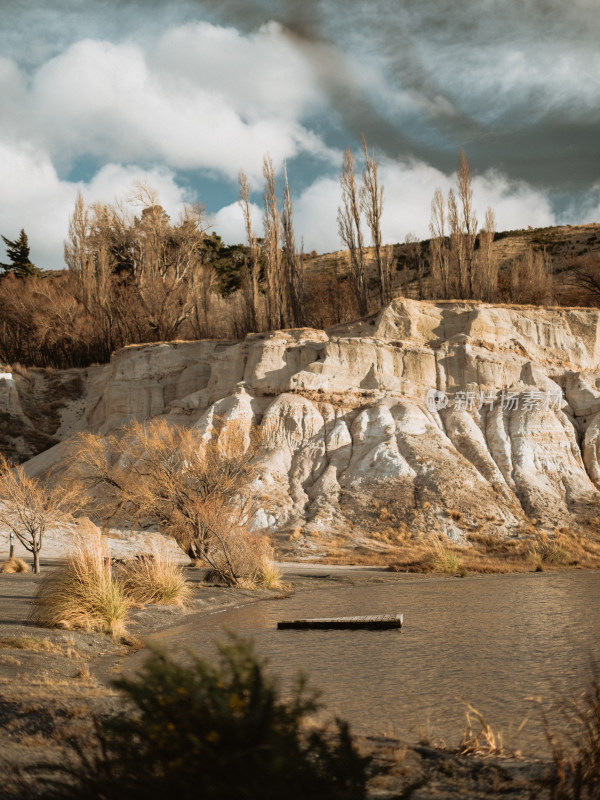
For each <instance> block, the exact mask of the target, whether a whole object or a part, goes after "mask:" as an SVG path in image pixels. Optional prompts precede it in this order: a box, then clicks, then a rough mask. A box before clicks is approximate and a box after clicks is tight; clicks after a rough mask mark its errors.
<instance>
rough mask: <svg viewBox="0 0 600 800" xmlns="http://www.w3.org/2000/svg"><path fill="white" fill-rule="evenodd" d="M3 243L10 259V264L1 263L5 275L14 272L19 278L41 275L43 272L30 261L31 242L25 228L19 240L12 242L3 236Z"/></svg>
mask: <svg viewBox="0 0 600 800" xmlns="http://www.w3.org/2000/svg"><path fill="white" fill-rule="evenodd" d="M2 241H3V242H4V244H5V245H6V253H7V255H8V257H9V259H10V264H2V263H0V267H2V269H3V270H4V272H5V273H7V272H14V274H15V275H16V277H17V278H31V277H34V276H36V275H40V273H41V270H39V269H38V268H37V267H36V266H35V264H32V262H31V261H30V260H29V242H28V241H27V234H26V233H25V231H24V230H23V228H21V233H20V234H19V238H18V239H15V240H14V241H11V239H7V238H6V236H2Z"/></svg>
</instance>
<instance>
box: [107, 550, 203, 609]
mask: <svg viewBox="0 0 600 800" xmlns="http://www.w3.org/2000/svg"><path fill="white" fill-rule="evenodd" d="M120 577H121V582H122V585H123V588H124V590H125V592H126V593H127V595H128V596H129V597H130V598H131V600H132V601H133V602H136V603H151V604H153V605H171V604H178V605H182V604H183V603H184V602H185V601H186V600H187V599H188V597H189V595H190V587H189V586H188V584H187V583H186V580H185V576H184V574H183V572H182V570H181V567H179V566H178V565H177V564H176V563H175V559H174V558H173V556H172V554H171V553H170V552H169V551H168V550H167V548H166V547H165V546H164V545H160V546H159V545H155V544H154V545H152V549H151V551H150V552H149V553H144V554H142V555H140V556H138V557H137V558H132V559H129V560H128V561H126V562H125V564H124V565H123V569H122V573H121V575H120Z"/></svg>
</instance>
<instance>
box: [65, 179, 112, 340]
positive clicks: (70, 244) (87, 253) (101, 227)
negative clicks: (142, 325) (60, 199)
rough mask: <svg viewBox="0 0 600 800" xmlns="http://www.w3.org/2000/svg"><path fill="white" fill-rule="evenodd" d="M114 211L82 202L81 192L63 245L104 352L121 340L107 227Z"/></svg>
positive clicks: (67, 260)
mask: <svg viewBox="0 0 600 800" xmlns="http://www.w3.org/2000/svg"><path fill="white" fill-rule="evenodd" d="M113 217H114V212H113V211H112V210H111V209H110V207H109V206H106V205H103V204H101V203H96V204H94V206H92V209H91V210H90V209H88V208H86V206H85V203H84V201H83V197H82V195H81V192H78V194H77V200H76V201H75V209H74V211H73V215H72V216H71V219H70V220H69V229H68V239H67V241H66V242H65V246H64V255H65V263H66V264H67V266H68V268H69V270H70V271H71V272H72V273H73V274H74V275H75V277H76V281H77V288H78V295H79V299H80V300H81V302H82V303H83V305H84V307H85V309H86V311H87V312H88V314H89V315H90V317H91V318H92V319H93V320H94V321H95V323H97V324H98V325H99V327H100V330H101V335H102V340H103V348H104V352H105V354H106V355H110V353H111V352H112V351H113V350H114V349H115V348H116V347H117V346H119V345H120V344H123V342H122V341H119V339H118V337H117V336H116V335H115V330H114V329H115V317H116V309H115V296H114V286H113V280H112V276H113V269H114V264H113V258H112V257H111V254H110V249H109V248H110V241H109V237H108V236H107V235H106V233H107V230H109V229H110V228H112V227H114V219H113Z"/></svg>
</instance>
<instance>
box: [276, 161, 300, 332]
mask: <svg viewBox="0 0 600 800" xmlns="http://www.w3.org/2000/svg"><path fill="white" fill-rule="evenodd" d="M283 174H284V186H283V212H282V215H281V230H282V234H283V261H284V269H285V280H284V283H285V289H286V291H285V294H286V300H287V302H286V306H287V311H288V314H287V316H288V322H289V324H290V325H292V326H293V327H295V328H297V327H299V326H301V325H302V324H303V311H302V283H303V275H302V270H303V261H302V257H301V255H300V254H299V253H297V252H296V240H295V236H294V219H293V206H292V195H291V192H290V185H289V183H288V176H287V167H285V168H284V173H283Z"/></svg>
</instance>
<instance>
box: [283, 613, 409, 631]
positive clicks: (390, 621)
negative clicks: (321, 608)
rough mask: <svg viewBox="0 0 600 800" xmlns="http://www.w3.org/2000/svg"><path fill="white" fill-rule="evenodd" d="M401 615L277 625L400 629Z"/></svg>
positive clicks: (302, 620)
mask: <svg viewBox="0 0 600 800" xmlns="http://www.w3.org/2000/svg"><path fill="white" fill-rule="evenodd" d="M402 622H403V616H402V614H380V615H379V616H375V617H324V618H321V619H292V620H287V621H283V622H278V623H277V628H278V629H279V630H290V629H295V630H319V629H320V630H323V629H329V630H331V629H337V630H376V631H383V630H388V629H390V628H401V627H402Z"/></svg>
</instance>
